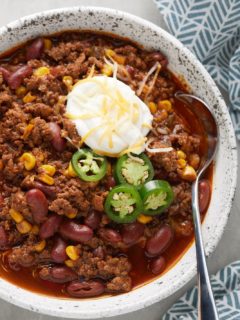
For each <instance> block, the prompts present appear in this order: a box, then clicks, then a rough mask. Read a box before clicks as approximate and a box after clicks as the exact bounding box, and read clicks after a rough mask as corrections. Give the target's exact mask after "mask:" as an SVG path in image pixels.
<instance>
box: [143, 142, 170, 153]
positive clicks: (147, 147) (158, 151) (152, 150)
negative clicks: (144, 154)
mask: <svg viewBox="0 0 240 320" xmlns="http://www.w3.org/2000/svg"><path fill="white" fill-rule="evenodd" d="M153 141H154V138H150V139H149V140H148V142H147V143H146V145H145V149H146V150H147V151H148V152H150V153H165V152H170V151H173V148H172V147H163V148H162V147H161V148H149V145H150V144H151V143H152V142H153Z"/></svg>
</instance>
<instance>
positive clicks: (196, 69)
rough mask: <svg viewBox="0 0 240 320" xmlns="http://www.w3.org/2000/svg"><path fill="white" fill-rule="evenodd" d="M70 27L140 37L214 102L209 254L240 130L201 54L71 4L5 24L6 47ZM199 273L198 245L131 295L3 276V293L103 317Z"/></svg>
mask: <svg viewBox="0 0 240 320" xmlns="http://www.w3.org/2000/svg"><path fill="white" fill-rule="evenodd" d="M70 29H73V30H76V29H83V30H98V31H99V30H100V31H107V32H111V33H114V34H117V35H121V36H124V37H128V38H130V39H132V40H135V41H137V42H138V43H140V44H142V45H143V46H144V47H146V48H149V49H153V48H154V49H157V50H161V51H162V52H163V53H165V54H166V56H167V57H168V59H169V61H170V65H169V67H170V69H171V70H172V71H173V72H174V73H176V74H179V75H182V76H184V78H185V79H186V80H187V82H188V83H189V84H190V87H191V88H192V90H193V92H195V93H196V94H197V95H199V96H200V97H202V98H203V99H205V100H206V101H207V102H208V103H209V105H210V106H211V107H212V109H213V111H214V113H215V115H216V118H217V121H218V124H219V127H220V147H219V151H218V155H217V161H216V165H215V168H214V180H213V193H212V200H211V204H210V207H209V210H208V213H207V216H206V218H205V220H204V223H203V237H204V242H205V248H206V254H207V255H209V254H211V253H212V252H213V251H214V249H215V247H216V245H217V243H218V241H219V240H220V238H221V236H222V233H223V231H224V228H225V225H226V223H227V219H228V215H229V212H230V209H231V204H232V200H233V196H234V191H235V186H236V177H237V154H236V143H235V136H234V131H233V127H232V124H231V121H230V117H229V114H228V110H227V107H226V105H225V102H224V101H223V99H222V97H221V94H220V92H219V90H218V88H217V87H216V85H215V83H214V82H213V80H212V79H211V77H210V76H209V74H208V73H207V71H206V70H205V69H204V67H203V66H202V65H201V63H200V62H199V61H198V60H197V59H196V57H195V56H194V55H193V54H192V53H190V51H189V50H187V49H186V48H185V47H184V46H183V45H182V44H181V43H180V42H179V41H178V40H176V39H175V38H174V37H173V36H171V35H170V34H168V33H167V32H166V31H164V30H162V29H161V28H159V27H157V26H156V25H154V24H152V23H150V22H148V21H145V20H143V19H140V18H138V17H135V16H133V15H130V14H127V13H124V12H120V11H115V10H110V9H105V8H95V7H81V8H67V9H60V10H54V11H47V12H43V13H39V14H34V15H31V16H28V17H26V18H22V19H20V20H18V21H15V22H13V23H11V24H9V25H8V26H7V27H3V28H1V29H0V52H3V51H5V50H7V49H9V48H11V47H13V46H16V45H18V44H20V43H22V42H24V41H26V40H29V39H31V38H34V37H37V36H39V35H47V34H51V33H55V32H59V31H62V30H70ZM195 273H196V260H195V248H194V246H192V247H191V248H190V249H189V250H188V251H187V252H186V253H185V254H184V256H183V257H182V258H181V260H180V261H178V263H177V264H176V265H175V266H174V267H173V268H172V269H171V270H169V271H168V272H167V273H166V274H164V275H163V276H161V277H159V279H157V280H155V281H153V282H151V283H149V284H146V285H144V286H142V287H140V288H138V289H136V290H133V291H131V292H129V293H127V294H122V295H118V296H113V297H108V298H102V299H101V298H100V299H89V300H71V299H57V298H51V297H47V296H42V295H38V294H35V293H32V292H30V291H26V290H23V289H21V288H18V287H16V286H14V285H12V284H10V283H8V282H6V281H4V280H0V297H1V298H3V299H5V300H6V301H9V302H11V303H13V304H16V305H18V306H21V307H23V308H27V309H30V310H33V311H36V312H40V313H44V314H49V315H55V316H59V317H64V318H81V319H86V318H103V317H110V316H114V315H119V314H122V313H127V312H130V311H134V310H137V309H140V308H144V307H145V306H149V305H150V304H153V303H154V302H157V301H160V300H162V299H163V298H166V297H168V296H169V295H171V294H173V293H174V292H175V291H177V290H178V289H179V288H181V287H182V286H183V285H184V284H186V282H188V281H189V280H190V279H191V278H192V277H193V276H194V275H195Z"/></svg>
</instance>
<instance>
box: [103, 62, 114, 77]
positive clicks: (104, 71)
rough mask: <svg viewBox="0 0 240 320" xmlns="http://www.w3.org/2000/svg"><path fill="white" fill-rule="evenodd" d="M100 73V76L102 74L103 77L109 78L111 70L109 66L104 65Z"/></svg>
mask: <svg viewBox="0 0 240 320" xmlns="http://www.w3.org/2000/svg"><path fill="white" fill-rule="evenodd" d="M101 71H102V74H104V75H105V76H107V77H109V76H111V75H112V73H113V68H112V66H110V65H109V64H104V66H103V68H102V70H101Z"/></svg>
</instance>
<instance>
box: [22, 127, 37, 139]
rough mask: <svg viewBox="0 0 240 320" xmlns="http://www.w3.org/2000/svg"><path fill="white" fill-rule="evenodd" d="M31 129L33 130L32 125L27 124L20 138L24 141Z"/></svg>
mask: <svg viewBox="0 0 240 320" xmlns="http://www.w3.org/2000/svg"><path fill="white" fill-rule="evenodd" d="M33 128H34V125H33V124H31V123H30V124H28V125H27V126H26V127H25V129H24V132H23V136H22V138H23V139H24V140H26V139H27V138H28V137H29V136H30V134H31V132H32V130H33Z"/></svg>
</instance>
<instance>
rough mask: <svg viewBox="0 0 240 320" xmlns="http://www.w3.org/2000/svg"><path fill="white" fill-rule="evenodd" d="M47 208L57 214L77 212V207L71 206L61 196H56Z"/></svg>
mask: <svg viewBox="0 0 240 320" xmlns="http://www.w3.org/2000/svg"><path fill="white" fill-rule="evenodd" d="M49 210H51V211H53V212H56V213H57V214H59V215H68V214H71V213H73V214H75V213H77V212H78V211H77V209H76V208H73V207H72V205H71V204H70V202H69V201H68V200H66V199H63V198H60V197H59V198H57V199H56V200H54V201H53V202H52V203H51V205H50V206H49Z"/></svg>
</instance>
